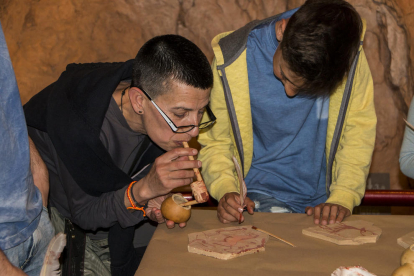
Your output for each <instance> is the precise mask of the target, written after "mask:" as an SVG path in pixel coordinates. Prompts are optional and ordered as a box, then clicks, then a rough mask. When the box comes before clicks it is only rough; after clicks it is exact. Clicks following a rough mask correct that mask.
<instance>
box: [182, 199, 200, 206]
mask: <svg viewBox="0 0 414 276" xmlns="http://www.w3.org/2000/svg"><path fill="white" fill-rule="evenodd" d="M198 203H199V202H197V200H191V201H188V202H185V203H181V204H180V205H181V206H191V205H194V204H198Z"/></svg>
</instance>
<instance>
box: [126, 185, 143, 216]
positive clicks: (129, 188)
mask: <svg viewBox="0 0 414 276" xmlns="http://www.w3.org/2000/svg"><path fill="white" fill-rule="evenodd" d="M135 183H137V182H136V181H132V182H131V184H129V186H128V189H127V197H128V200H129V203H131V206H132V207H127V209H128V210H131V209H132V210H139V211H141V212H142V213H143V216H144V217H145V216H146V213H145V210H144V208H145V206H141V207H137V206H136V205H135V203H137V202H136V200H135V198H134V200H132V197H133V195H132V197H131V188H132V186H134V184H135ZM137 204H138V203H137ZM138 205H139V204H138Z"/></svg>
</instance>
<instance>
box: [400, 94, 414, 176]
mask: <svg viewBox="0 0 414 276" xmlns="http://www.w3.org/2000/svg"><path fill="white" fill-rule="evenodd" d="M413 103H414V98H413V100H412V101H411V105H410V110H409V111H408V117H407V121H408V123H409V124H411V125H412V126H414V104H413ZM400 168H401V171H402V173H403V174H404V175H406V176H408V177H410V178H414V130H413V129H411V128H410V127H409V126H405V132H404V139H403V142H402V147H401V152H400Z"/></svg>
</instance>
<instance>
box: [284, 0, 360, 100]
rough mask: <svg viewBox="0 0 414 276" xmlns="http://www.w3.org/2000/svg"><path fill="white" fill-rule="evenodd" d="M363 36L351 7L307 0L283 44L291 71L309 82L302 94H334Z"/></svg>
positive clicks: (335, 1)
mask: <svg viewBox="0 0 414 276" xmlns="http://www.w3.org/2000/svg"><path fill="white" fill-rule="evenodd" d="M361 33H362V21H361V18H360V16H359V14H358V13H357V12H356V10H355V9H354V7H352V5H351V4H349V3H347V2H345V1H343V0H307V1H306V2H305V4H304V5H303V6H302V7H301V8H300V9H299V10H298V11H297V12H296V13H295V14H294V15H293V16H292V17H291V18H290V20H289V22H288V24H287V26H286V29H285V32H284V34H283V39H282V42H281V44H280V47H282V48H281V49H282V55H283V59H284V60H285V61H286V62H287V64H288V67H289V69H290V70H291V71H292V72H294V73H295V74H296V75H297V76H299V77H302V78H303V79H304V81H305V82H304V84H303V85H302V86H301V87H299V89H298V91H297V92H298V94H302V95H329V94H331V93H332V92H333V91H334V89H335V88H336V87H337V86H338V85H339V84H340V82H341V81H342V80H343V78H344V76H345V75H346V74H347V73H348V72H349V70H350V68H351V65H352V62H353V60H354V57H355V56H356V54H357V52H358V48H359V45H360V39H361Z"/></svg>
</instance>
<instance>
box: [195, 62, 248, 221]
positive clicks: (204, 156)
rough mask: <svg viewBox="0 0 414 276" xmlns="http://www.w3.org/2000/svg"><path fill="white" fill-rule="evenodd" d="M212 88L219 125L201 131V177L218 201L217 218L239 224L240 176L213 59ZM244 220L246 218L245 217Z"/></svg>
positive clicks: (212, 106)
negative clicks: (236, 167) (238, 178)
mask: <svg viewBox="0 0 414 276" xmlns="http://www.w3.org/2000/svg"><path fill="white" fill-rule="evenodd" d="M212 70H213V75H214V84H213V89H212V90H211V96H210V107H211V109H212V111H213V113H214V115H215V116H216V117H217V121H216V123H215V124H214V125H213V127H211V128H209V129H208V131H201V132H200V134H199V137H198V142H199V143H200V144H201V146H202V149H201V150H200V154H199V157H198V158H199V160H200V161H201V162H202V171H201V173H202V175H203V178H204V182H205V184H206V186H207V189H208V191H209V193H210V195H211V196H212V197H213V198H215V199H217V200H218V201H219V206H218V210H217V215H218V217H219V219H220V221H221V222H224V223H226V222H230V221H237V220H238V219H239V216H240V212H241V211H242V209H241V208H242V206H240V202H239V189H238V185H237V176H236V175H235V168H234V164H233V160H232V157H233V155H237V154H235V149H234V145H233V142H232V139H231V133H230V132H231V131H232V128H231V125H230V121H229V115H228V111H227V106H226V101H225V98H224V91H223V86H222V82H221V79H220V76H219V74H218V71H217V65H216V60H215V59H214V60H213V63H212ZM246 204H247V206H248V211H249V213H253V208H254V203H253V202H252V201H251V200H250V199H249V198H246ZM242 220H244V218H242Z"/></svg>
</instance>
